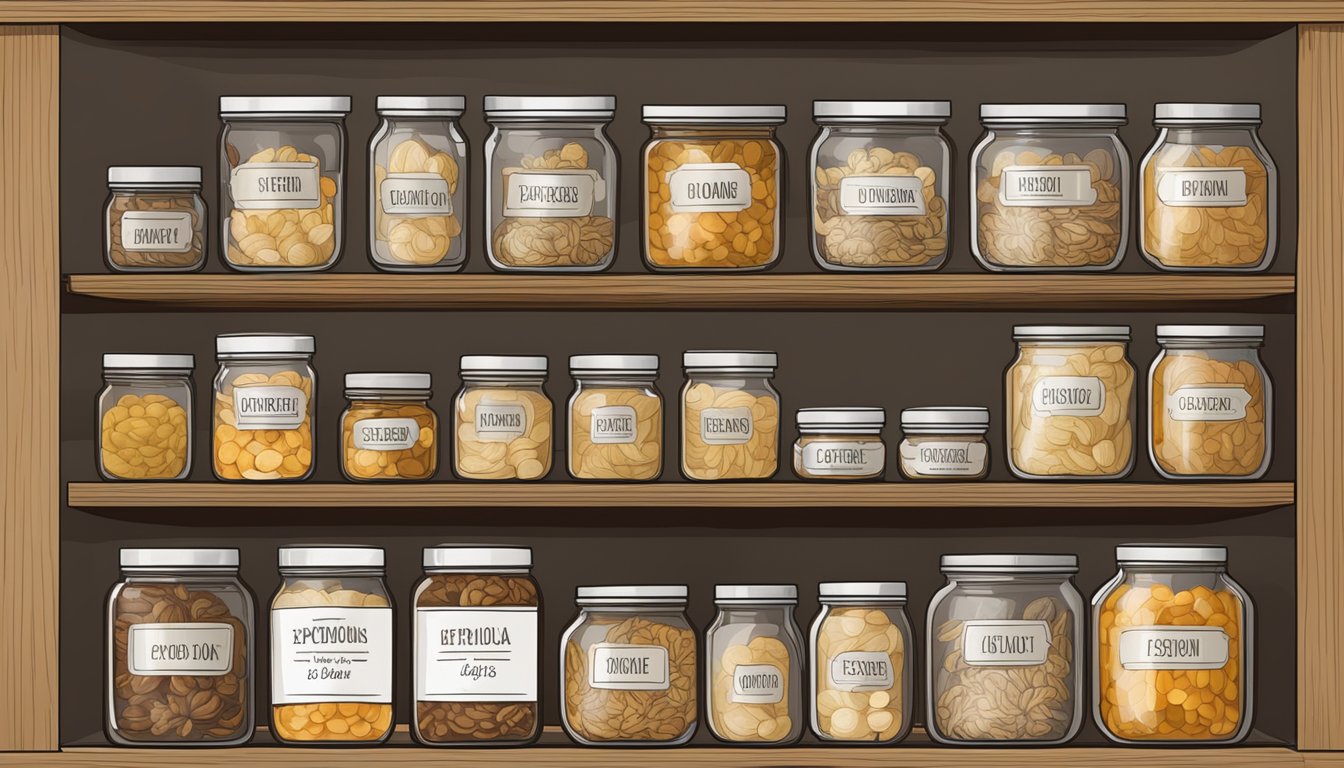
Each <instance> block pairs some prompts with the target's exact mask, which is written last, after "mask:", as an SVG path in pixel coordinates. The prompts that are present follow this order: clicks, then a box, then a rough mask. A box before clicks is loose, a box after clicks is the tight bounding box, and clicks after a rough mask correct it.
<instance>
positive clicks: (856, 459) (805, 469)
mask: <svg viewBox="0 0 1344 768" xmlns="http://www.w3.org/2000/svg"><path fill="white" fill-rule="evenodd" d="M886 468H887V444H886V443H885V442H883V440H882V434H881V433H880V432H874V433H870V434H854V433H851V432H845V431H837V432H811V431H809V432H806V433H804V434H801V435H799V436H798V440H797V441H796V442H795V443H794V444H793V473H794V474H795V475H797V476H798V477H800V478H802V479H804V480H839V481H846V480H849V481H854V480H881V479H882V475H883V473H884V472H885V471H886Z"/></svg>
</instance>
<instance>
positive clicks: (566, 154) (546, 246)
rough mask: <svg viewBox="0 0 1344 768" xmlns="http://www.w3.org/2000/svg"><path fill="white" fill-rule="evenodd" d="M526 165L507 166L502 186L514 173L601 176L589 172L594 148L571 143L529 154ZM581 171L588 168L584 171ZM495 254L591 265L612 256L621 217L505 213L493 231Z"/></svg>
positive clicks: (531, 263)
mask: <svg viewBox="0 0 1344 768" xmlns="http://www.w3.org/2000/svg"><path fill="white" fill-rule="evenodd" d="M520 165H521V167H520V168H505V169H503V170H502V172H501V174H500V180H501V185H502V186H503V188H504V189H508V187H509V179H510V177H511V176H512V175H513V174H514V173H518V172H523V173H526V172H529V171H557V172H562V173H570V174H575V175H581V176H583V175H586V176H588V177H589V178H591V179H592V180H593V182H594V185H597V184H600V183H601V179H600V178H599V177H598V176H597V172H596V171H588V151H587V150H585V149H584V148H583V145H581V144H578V143H574V142H571V143H569V144H566V145H564V146H563V147H561V148H560V149H548V150H546V151H545V152H543V153H542V154H541V155H540V156H533V155H524V156H523V158H522V161H521V163H520ZM581 171H588V173H587V174H581V173H579V172H581ZM491 242H492V245H493V250H492V255H493V256H494V258H495V260H496V261H498V262H499V263H501V264H503V265H505V266H510V267H527V268H538V267H542V268H544V267H591V266H594V265H597V264H599V263H601V262H602V261H604V260H605V259H607V258H608V257H609V256H610V255H611V253H612V248H613V247H614V245H615V242H616V222H615V221H613V220H612V219H611V218H609V217H607V216H595V215H584V216H569V217H562V216H543V217H535V218H534V217H529V216H508V215H503V216H501V218H500V222H499V224H498V225H496V227H495V231H494V233H493V235H492V241H491Z"/></svg>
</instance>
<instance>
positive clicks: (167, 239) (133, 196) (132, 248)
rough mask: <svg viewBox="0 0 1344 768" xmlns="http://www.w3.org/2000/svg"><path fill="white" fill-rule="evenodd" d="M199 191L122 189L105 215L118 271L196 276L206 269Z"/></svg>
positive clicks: (112, 263) (106, 247)
mask: <svg viewBox="0 0 1344 768" xmlns="http://www.w3.org/2000/svg"><path fill="white" fill-rule="evenodd" d="M205 228H206V211H205V200H203V199H202V198H201V188H200V187H199V186H183V187H171V188H167V187H163V186H153V187H137V188H129V187H120V186H119V187H116V188H113V189H112V190H111V194H110V195H109V196H108V198H107V204H106V205H105V206H104V210H103V256H104V258H105V259H106V261H107V266H108V268H110V269H112V270H113V271H115V272H194V271H196V270H198V269H200V268H201V267H203V266H205V239H206V238H205Z"/></svg>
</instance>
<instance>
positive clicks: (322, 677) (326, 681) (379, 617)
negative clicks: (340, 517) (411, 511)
mask: <svg viewBox="0 0 1344 768" xmlns="http://www.w3.org/2000/svg"><path fill="white" fill-rule="evenodd" d="M280 576H281V577H282V579H283V580H282V582H281V584H280V589H279V591H277V592H276V593H275V597H274V598H273V599H272V600H271V733H272V734H273V735H274V736H275V738H276V739H277V740H278V741H280V742H281V743H282V744H314V743H317V744H353V745H354V746H362V745H369V744H375V743H380V742H383V741H386V740H387V737H388V736H391V735H392V728H393V725H394V720H393V719H392V648H393V645H392V597H391V595H389V594H388V592H387V584H385V583H384V582H383V550H381V549H379V548H378V547H335V546H332V547H323V546H317V547H292V546H286V547H280Z"/></svg>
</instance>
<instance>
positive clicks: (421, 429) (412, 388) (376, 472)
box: [341, 373, 439, 482]
mask: <svg viewBox="0 0 1344 768" xmlns="http://www.w3.org/2000/svg"><path fill="white" fill-rule="evenodd" d="M431 383H432V382H431V379H430V375H429V374H428V373H347V374H346V375H345V398H346V400H347V401H348V402H349V405H347V406H346V408H345V413H342V414H341V472H342V474H344V475H345V479H347V480H353V481H355V482H374V481H379V480H389V481H395V480H428V479H430V478H432V477H433V476H434V472H435V471H436V470H437V469H438V467H439V419H438V416H437V415H436V414H435V413H434V410H433V409H432V408H430V407H429V398H430V396H431V394H432V392H431V390H430V384H431Z"/></svg>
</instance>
